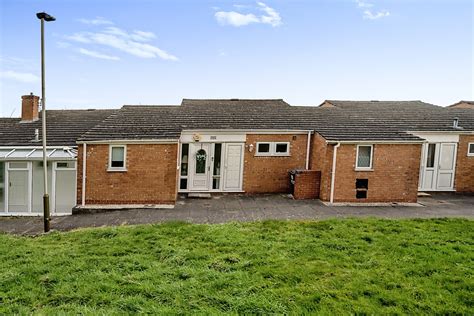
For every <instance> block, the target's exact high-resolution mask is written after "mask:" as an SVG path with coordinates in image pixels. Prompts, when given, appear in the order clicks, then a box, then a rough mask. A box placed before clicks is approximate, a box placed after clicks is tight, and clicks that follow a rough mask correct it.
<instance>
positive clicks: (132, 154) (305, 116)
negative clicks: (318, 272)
mask: <svg viewBox="0 0 474 316" xmlns="http://www.w3.org/2000/svg"><path fill="white" fill-rule="evenodd" d="M29 97H30V98H37V97H34V96H27V97H26V99H28V98H29ZM24 100H25V99H24ZM24 102H25V101H24ZM36 102H37V99H36ZM24 104H25V103H24ZM33 108H34V107H33ZM36 109H37V106H36ZM36 111H37V110H36ZM50 112H51V114H50ZM23 121H24V122H22V120H20V119H0V146H1V147H0V166H3V165H5V166H6V168H5V167H3V169H4V171H3V174H4V176H3V178H1V179H0V183H2V182H3V184H4V187H5V188H6V189H8V190H5V192H4V191H3V189H2V191H0V192H1V194H2V195H0V200H1V201H2V202H3V204H0V211H1V210H2V209H3V214H7V215H8V214H12V212H14V214H18V213H22V212H23V213H27V214H35V213H36V214H37V213H38V211H40V208H39V205H38V201H39V200H38V199H37V198H36V199H35V198H34V195H35V193H34V192H36V191H35V190H39V189H40V188H38V186H37V185H34V183H36V182H37V183H41V179H40V177H41V173H40V172H39V173H38V172H33V168H35V167H34V159H39V158H36V157H37V156H38V155H37V149H38V148H39V146H32V142H33V143H34V141H37V139H38V137H36V136H35V132H34V131H35V129H39V128H40V127H41V122H40V121H35V120H31V121H28V122H26V121H27V120H26V119H24V120H23ZM48 122H49V126H48V133H49V139H48V146H49V147H50V148H48V149H49V150H50V151H51V152H53V150H54V149H56V151H54V153H51V155H50V160H51V161H52V163H53V165H52V171H51V172H52V183H53V187H54V188H56V189H53V190H52V191H53V192H54V191H55V190H56V192H55V194H53V195H54V197H53V196H52V199H53V201H55V202H54V203H55V204H56V205H57V206H56V213H58V211H61V212H64V213H70V208H72V206H73V205H74V204H75V205H76V206H77V207H78V208H96V207H105V208H107V207H109V208H120V207H124V208H128V207H172V206H173V205H174V204H175V202H176V199H177V195H178V194H181V193H182V194H191V193H223V192H229V193H235V192H238V193H245V194H258V193H288V192H290V191H291V190H294V191H293V195H294V196H295V198H319V199H321V200H322V201H325V202H328V203H339V202H356V203H361V202H362V203H378V202H382V203H386V202H400V203H412V202H416V200H417V194H418V192H419V191H452V192H465V193H468V192H471V193H472V192H474V111H473V110H472V109H465V108H443V107H438V106H435V105H431V104H428V103H424V102H421V101H403V102H399V101H392V102H387V101H333V100H328V101H325V102H323V103H322V104H321V105H320V106H290V105H289V104H288V103H286V102H284V101H283V100H280V99H272V100H243V99H226V100H219V99H213V100H195V99H184V100H183V101H182V103H181V105H159V106H156V105H150V106H142V105H140V106H138V105H126V106H123V107H122V108H121V109H118V110H93V111H84V110H83V111H72V110H64V111H48ZM14 131H15V132H14ZM55 131H56V134H55ZM27 145H28V146H27ZM54 146H56V147H57V148H56V147H54ZM30 147H31V150H30V152H31V154H30V152H28V153H26V154H23V155H22V156H21V157H20V158H18V159H17V158H16V159H17V160H13V157H12V155H13V154H14V153H15V152H17V151H18V150H24V151H26V150H28V149H30ZM66 148H67V149H66ZM13 149H14V151H13V152H11V150H13ZM58 149H59V150H58ZM2 150H3V151H2ZM7 150H10V151H8V153H7V154H4V155H3V156H2V154H1V153H2V152H6V151H7ZM64 152H66V153H68V155H69V156H68V157H69V158H68V159H66V158H64V157H63V156H61V157H57V156H55V155H59V153H61V154H62V153H64ZM15 157H16V156H15ZM17 161H21V162H23V165H22V166H17V165H15V162H17ZM68 161H71V164H70V166H71V168H72V167H73V170H74V172H71V173H70V174H69V175H68V177H67V176H65V175H62V174H61V172H63V171H64V170H62V169H61V168H65V167H66V166H69V165H66V164H64V162H68ZM59 162H62V163H61V164H60V165H58V163H59ZM12 163H13V164H12ZM25 163H26V165H25ZM36 164H37V166H36V168H40V167H41V166H40V161H37V162H36ZM17 167H23V169H18V170H17V169H15V168H17ZM292 170H299V171H298V172H297V173H296V174H295V183H294V186H292V184H291V183H290V181H289V172H290V171H292ZM19 171H23V173H20V172H19ZM0 173H1V172H0ZM17 178H21V181H20V180H15V179H17ZM12 179H13V180H14V181H13V182H12ZM71 179H73V180H75V181H74V182H73V184H71V182H72V181H71ZM15 181H16V182H15ZM7 183H8V185H5V184H7ZM12 183H13V185H12ZM17 183H19V184H17ZM71 186H72V187H73V188H74V190H72V189H71ZM67 188H69V189H68V191H67V192H68V193H67V194H63V192H60V190H66V189H67ZM72 191H74V198H75V202H72V201H71V198H72V197H73V195H72V194H71V192H72ZM58 192H60V193H58ZM36 195H37V193H36ZM66 196H68V197H69V198H68V200H67V203H66V202H63V201H62V199H65V197H66ZM12 201H13V202H12ZM18 201H20V202H21V203H20V202H18Z"/></svg>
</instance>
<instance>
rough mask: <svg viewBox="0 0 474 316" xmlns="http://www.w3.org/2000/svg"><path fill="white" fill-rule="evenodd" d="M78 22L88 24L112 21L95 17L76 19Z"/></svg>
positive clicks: (107, 23)
mask: <svg viewBox="0 0 474 316" xmlns="http://www.w3.org/2000/svg"><path fill="white" fill-rule="evenodd" d="M78 21H79V22H81V23H84V24H89V25H112V24H114V23H113V22H112V21H109V20H106V19H104V18H103V17H100V16H98V17H96V18H95V19H78Z"/></svg>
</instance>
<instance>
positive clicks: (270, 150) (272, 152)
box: [255, 142, 290, 157]
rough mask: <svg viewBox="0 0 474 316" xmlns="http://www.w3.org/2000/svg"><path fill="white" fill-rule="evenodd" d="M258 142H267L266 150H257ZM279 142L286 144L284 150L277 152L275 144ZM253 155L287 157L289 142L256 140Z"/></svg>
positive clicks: (288, 154)
mask: <svg viewBox="0 0 474 316" xmlns="http://www.w3.org/2000/svg"><path fill="white" fill-rule="evenodd" d="M260 144H268V152H259V151H258V147H259V145H260ZM279 144H285V145H286V152H284V153H277V152H276V146H277V145H279ZM255 156H257V157H288V156H290V142H257V143H256V145H255Z"/></svg>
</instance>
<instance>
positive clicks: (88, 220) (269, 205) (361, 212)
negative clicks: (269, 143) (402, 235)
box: [0, 194, 474, 235]
mask: <svg viewBox="0 0 474 316" xmlns="http://www.w3.org/2000/svg"><path fill="white" fill-rule="evenodd" d="M418 202H419V203H420V206H396V205H394V206H382V207H380V206H337V207H330V206H325V205H324V204H322V203H321V202H320V201H317V200H300V201H295V200H293V199H291V197H289V196H288V195H258V196H247V195H218V196H214V197H213V198H212V199H186V198H180V199H179V200H178V201H177V203H176V207H175V208H174V209H163V210H157V209H139V210H121V211H109V212H103V213H94V214H80V215H72V216H63V217H54V218H53V221H52V224H51V227H52V228H53V229H55V230H60V231H67V230H72V229H77V228H82V227H100V226H114V225H115V226H117V225H131V224H147V223H158V222H165V221H186V222H191V223H224V222H230V221H257V220H265V219H285V220H292V219H316V220H318V219H327V218H344V217H378V218H392V219H395V218H437V217H464V218H471V219H474V196H464V195H453V194H437V195H434V196H432V197H423V198H419V201H418ZM42 229H43V221H42V218H40V217H13V218H12V217H4V218H0V231H3V232H7V233H14V234H24V235H36V234H40V233H41V232H42Z"/></svg>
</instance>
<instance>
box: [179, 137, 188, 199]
mask: <svg viewBox="0 0 474 316" xmlns="http://www.w3.org/2000/svg"><path fill="white" fill-rule="evenodd" d="M188 161H189V144H182V145H181V170H180V174H181V179H180V180H179V188H180V189H181V190H186V189H187V188H188V166H189V164H188Z"/></svg>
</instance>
